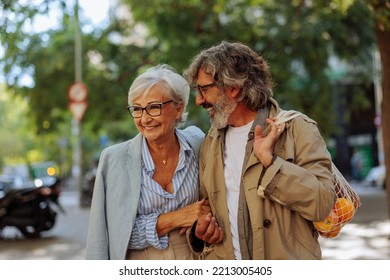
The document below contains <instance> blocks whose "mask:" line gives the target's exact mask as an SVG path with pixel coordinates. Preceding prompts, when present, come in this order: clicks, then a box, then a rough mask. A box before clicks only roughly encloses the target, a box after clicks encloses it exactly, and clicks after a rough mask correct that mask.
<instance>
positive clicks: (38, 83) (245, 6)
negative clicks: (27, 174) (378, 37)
mask: <svg viewBox="0 0 390 280" xmlns="http://www.w3.org/2000/svg"><path fill="white" fill-rule="evenodd" d="M30 2H31V3H30ZM30 2H29V1H26V3H28V4H24V6H23V5H21V4H20V3H19V1H17V0H5V1H2V2H1V4H0V12H1V13H2V15H4V16H2V17H1V19H0V28H1V31H2V32H1V44H2V46H3V47H4V50H5V53H4V56H3V59H2V60H1V61H0V67H1V68H2V69H3V72H4V74H5V75H6V77H7V85H8V86H10V87H13V88H14V91H15V92H17V93H19V94H21V96H23V97H25V98H27V100H28V104H29V109H30V118H31V120H33V121H34V122H35V123H36V128H37V129H36V133H37V134H38V135H43V134H44V135H49V134H51V133H54V134H57V136H58V137H66V136H69V134H70V127H69V124H70V120H71V115H70V112H69V109H68V103H69V101H68V99H67V91H68V89H69V87H70V85H71V84H72V83H73V81H74V64H75V63H74V33H75V32H74V30H75V23H74V16H73V14H74V12H73V6H71V5H70V4H69V1H58V0H56V1H55V0H41V1H40V2H39V3H38V2H35V1H30ZM121 3H122V4H123V5H125V7H127V8H128V9H129V10H130V11H131V14H132V17H131V18H127V19H123V18H118V19H116V18H114V17H113V18H112V19H111V22H110V24H109V25H107V26H104V27H99V28H98V27H95V29H93V31H91V32H83V37H82V46H83V47H82V52H83V55H82V58H83V61H82V65H83V82H84V83H85V84H86V85H87V86H88V89H89V95H88V109H87V112H86V114H85V116H84V118H83V135H84V137H85V139H84V142H83V143H85V145H87V146H88V147H93V146H95V147H96V146H98V145H99V136H100V134H107V135H108V136H109V137H110V139H111V140H113V141H119V140H124V139H127V138H129V137H131V136H133V135H134V134H135V133H136V129H135V127H134V124H133V122H132V120H131V119H130V116H129V115H128V112H127V111H126V103H127V91H128V88H129V86H130V84H131V82H132V81H133V79H134V78H135V77H136V75H137V74H139V73H140V72H141V71H142V70H143V69H145V67H147V66H150V65H154V64H157V63H169V64H171V65H172V66H174V67H175V68H176V69H177V70H178V72H182V71H183V70H184V69H185V67H186V66H187V65H188V64H189V63H190V59H191V57H193V56H194V55H195V54H196V53H197V52H198V51H199V50H200V49H202V48H205V47H208V46H211V45H212V44H216V43H219V42H220V41H221V40H238V41H242V42H244V43H246V44H248V45H250V46H251V47H253V48H254V49H255V50H257V51H258V52H259V53H261V54H262V55H263V56H264V57H265V58H266V60H267V61H268V62H269V64H270V66H271V71H272V73H273V76H274V82H275V89H274V92H275V97H276V99H278V100H279V102H280V103H281V105H282V106H283V107H284V108H286V109H292V108H293V109H298V110H302V111H303V112H305V113H306V114H308V115H310V116H312V117H313V118H314V119H316V120H317V121H318V123H319V125H320V128H321V130H322V131H323V132H324V134H325V135H331V134H332V133H334V132H335V131H334V125H333V124H334V120H333V117H334V116H335V115H334V114H330V112H332V110H333V108H332V106H333V104H335V101H336V100H337V98H338V96H337V95H335V92H336V93H337V90H335V83H336V82H342V81H343V79H345V78H346V71H348V72H350V73H352V74H353V75H352V78H353V79H354V81H355V82H356V84H365V83H368V81H369V76H370V75H371V69H370V67H371V57H370V53H371V48H372V46H373V43H374V33H373V32H372V30H373V12H372V10H370V9H368V6H367V4H366V2H365V1H364V0H355V1H352V0H349V1H343V0H332V1H325V0H323V1H322V0H314V1H303V0H293V1H291V0H272V1H271V0H186V1H180V0H142V1H139V0H121ZM54 8H55V9H56V11H57V12H58V21H59V25H58V26H57V27H56V28H52V29H49V30H45V31H42V32H40V33H33V32H31V30H29V29H28V28H26V24H28V23H30V22H31V23H32V22H34V20H35V19H36V17H37V15H45V14H48V13H50V12H51V11H53V9H54ZM81 15H82V13H81ZM80 24H81V26H82V27H83V26H85V25H88V24H89V23H88V22H87V21H86V20H85V19H83V17H82V16H80ZM139 30H141V31H144V34H143V33H142V32H141V33H140V32H139ZM334 57H337V58H338V60H339V61H341V62H342V63H344V64H346V65H349V69H346V70H345V71H341V70H343V69H332V67H331V66H330V63H329V62H330V61H331V59H333V58H334ZM335 70H337V72H335ZM351 70H353V71H351ZM330 73H331V74H330ZM334 73H337V74H338V75H334ZM23 74H29V75H31V76H32V77H33V84H32V86H28V87H23V86H22V87H21V86H20V85H21V84H20V81H21V78H22V77H23ZM354 92H355V91H354ZM356 92H357V93H356V94H355V93H354V94H353V95H352V96H350V98H349V100H352V103H351V104H358V105H359V106H361V104H365V103H364V102H362V100H363V101H364V99H363V98H362V97H361V96H362V95H361V94H358V91H356ZM188 110H189V112H190V119H189V123H190V124H191V123H193V124H196V125H198V126H200V127H201V128H203V130H205V131H206V130H207V129H208V126H209V120H208V116H207V113H206V112H205V111H204V110H202V109H201V108H198V107H196V106H194V104H193V102H190V106H189V108H188ZM88 143H89V144H88Z"/></svg>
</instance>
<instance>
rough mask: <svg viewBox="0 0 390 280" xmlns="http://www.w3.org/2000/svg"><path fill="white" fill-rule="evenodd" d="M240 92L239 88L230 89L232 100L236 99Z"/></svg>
mask: <svg viewBox="0 0 390 280" xmlns="http://www.w3.org/2000/svg"><path fill="white" fill-rule="evenodd" d="M240 91H241V88H239V87H235V88H230V96H231V97H232V98H234V99H236V98H238V96H239V93H240Z"/></svg>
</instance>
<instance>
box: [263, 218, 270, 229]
mask: <svg viewBox="0 0 390 280" xmlns="http://www.w3.org/2000/svg"><path fill="white" fill-rule="evenodd" d="M271 224H272V223H271V221H270V220H268V219H265V220H264V221H263V227H265V228H270V227H271Z"/></svg>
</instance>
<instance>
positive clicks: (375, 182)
mask: <svg viewBox="0 0 390 280" xmlns="http://www.w3.org/2000/svg"><path fill="white" fill-rule="evenodd" d="M363 183H364V184H365V185H368V186H372V187H381V188H384V189H385V188H386V167H385V166H384V165H380V166H375V167H373V168H371V169H370V171H369V172H368V174H367V176H366V177H365V178H364V180H363Z"/></svg>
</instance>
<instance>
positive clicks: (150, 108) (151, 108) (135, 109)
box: [127, 100, 173, 119]
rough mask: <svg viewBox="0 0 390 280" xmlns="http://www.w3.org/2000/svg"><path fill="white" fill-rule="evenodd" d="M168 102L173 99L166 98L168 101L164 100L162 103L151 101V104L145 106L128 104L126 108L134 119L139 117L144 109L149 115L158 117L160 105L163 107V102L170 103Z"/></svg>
mask: <svg viewBox="0 0 390 280" xmlns="http://www.w3.org/2000/svg"><path fill="white" fill-rule="evenodd" d="M170 102H173V100H168V101H165V102H162V103H153V104H149V105H147V106H145V107H141V106H136V105H130V106H127V110H129V112H130V115H131V116H132V117H133V118H135V119H139V118H141V117H142V115H143V113H144V110H145V111H146V113H148V115H149V116H151V117H158V116H160V115H161V109H162V107H164V105H165V104H167V103H170Z"/></svg>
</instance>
